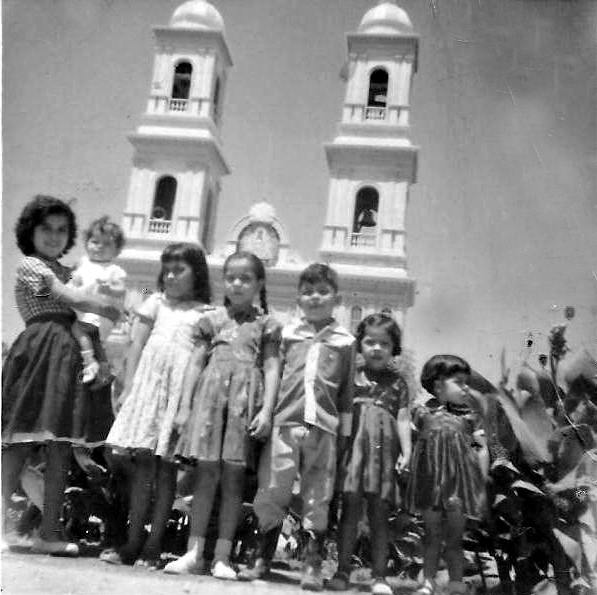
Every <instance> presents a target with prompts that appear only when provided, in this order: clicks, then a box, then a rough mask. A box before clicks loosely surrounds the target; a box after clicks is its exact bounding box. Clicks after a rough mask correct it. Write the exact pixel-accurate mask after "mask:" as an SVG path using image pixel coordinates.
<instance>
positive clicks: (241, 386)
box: [176, 307, 282, 465]
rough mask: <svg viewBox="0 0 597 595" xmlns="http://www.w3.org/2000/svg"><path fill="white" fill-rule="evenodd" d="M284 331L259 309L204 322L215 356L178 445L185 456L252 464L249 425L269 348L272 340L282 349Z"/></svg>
mask: <svg viewBox="0 0 597 595" xmlns="http://www.w3.org/2000/svg"><path fill="white" fill-rule="evenodd" d="M281 330H282V329H281V325H280V324H279V323H278V322H277V321H276V320H275V319H274V318H273V317H272V316H269V315H265V314H263V313H262V312H261V310H259V309H258V308H255V307H253V308H251V309H250V310H249V311H247V312H244V313H243V314H242V315H240V316H237V317H231V316H230V314H229V313H228V309H227V308H218V309H217V310H216V311H214V312H210V313H208V315H207V316H206V317H205V318H204V319H203V320H202V321H201V324H200V334H201V337H202V339H203V340H204V341H207V342H208V343H209V344H210V349H209V359H208V363H207V366H206V368H205V370H204V371H203V373H202V375H201V378H200V380H199V382H198V385H197V389H196V390H195V394H194V397H193V404H192V410H191V415H190V418H189V422H188V425H187V428H186V430H185V431H184V432H183V435H182V437H181V439H180V441H179V444H178V446H177V448H176V452H177V455H178V456H179V457H180V458H181V459H183V460H186V461H191V462H194V461H198V460H201V461H220V460H224V461H229V462H234V463H239V464H244V465H246V464H247V462H248V461H247V455H248V451H249V444H248V433H247V429H248V425H249V423H250V422H251V419H252V417H253V416H254V415H255V414H256V413H257V412H258V411H259V409H260V408H261V406H262V404H263V401H262V399H263V373H262V356H263V350H264V348H265V346H266V345H267V344H273V346H274V348H275V349H279V346H280V341H281Z"/></svg>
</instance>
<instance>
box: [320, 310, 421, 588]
mask: <svg viewBox="0 0 597 595" xmlns="http://www.w3.org/2000/svg"><path fill="white" fill-rule="evenodd" d="M400 344H401V332H400V327H399V326H398V325H397V324H396V322H395V321H394V319H393V318H391V317H390V316H387V315H386V314H372V315H371V316H367V317H366V318H365V319H364V320H363V321H362V322H361V323H360V325H359V327H358V329H357V346H358V350H359V352H360V353H361V354H362V356H363V359H364V366H363V367H362V368H360V369H357V372H356V375H355V381H354V401H353V403H354V417H353V431H352V436H351V439H350V446H349V448H348V451H347V454H346V457H345V460H344V461H343V464H342V465H341V467H342V469H343V470H342V472H341V477H340V479H341V486H342V488H341V489H342V492H343V493H342V518H341V520H340V533H339V539H338V571H337V572H336V574H335V575H334V576H333V577H332V580H331V581H330V584H329V588H330V589H331V590H333V591H343V590H346V589H347V588H348V583H349V572H350V557H351V555H352V550H353V547H354V544H355V542H356V537H357V525H358V522H359V520H360V519H361V511H362V502H363V498H365V499H366V501H367V507H368V516H369V523H370V525H371V555H372V563H373V568H372V571H373V585H372V588H371V591H372V593H374V594H375V595H392V589H391V587H390V585H388V583H387V582H386V580H385V575H386V567H387V563H388V538H389V536H388V525H389V517H390V511H391V509H392V507H393V506H394V505H395V502H396V495H395V492H396V488H395V486H396V480H395V474H396V468H398V469H399V470H404V469H406V468H407V466H408V463H409V460H410V453H411V430H410V416H409V411H408V404H409V395H408V387H407V384H406V381H405V380H404V378H403V377H402V376H401V375H400V374H399V373H398V372H397V371H396V370H395V368H394V366H393V365H392V363H393V361H392V358H393V357H394V356H396V355H399V354H400V351H401V345H400Z"/></svg>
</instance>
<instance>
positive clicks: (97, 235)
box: [85, 216, 125, 262]
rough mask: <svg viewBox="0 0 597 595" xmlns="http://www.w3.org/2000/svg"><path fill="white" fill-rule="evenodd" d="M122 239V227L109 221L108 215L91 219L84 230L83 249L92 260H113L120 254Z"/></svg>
mask: <svg viewBox="0 0 597 595" xmlns="http://www.w3.org/2000/svg"><path fill="white" fill-rule="evenodd" d="M124 241H125V240H124V233H123V231H122V228H121V227H120V225H118V224H117V223H114V222H113V221H110V218H109V217H108V216H104V217H100V218H99V219H96V220H95V221H92V223H91V225H90V226H89V227H88V228H87V229H86V230H85V249H86V251H87V254H88V256H89V260H92V261H93V262H110V261H111V260H114V259H115V258H116V257H117V256H118V255H119V254H120V251H121V250H122V247H123V246H124Z"/></svg>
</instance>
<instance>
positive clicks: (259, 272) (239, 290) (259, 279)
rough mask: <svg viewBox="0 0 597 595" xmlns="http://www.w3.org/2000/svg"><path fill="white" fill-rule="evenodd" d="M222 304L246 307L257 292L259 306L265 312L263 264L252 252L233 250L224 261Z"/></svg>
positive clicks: (265, 298)
mask: <svg viewBox="0 0 597 595" xmlns="http://www.w3.org/2000/svg"><path fill="white" fill-rule="evenodd" d="M224 289H225V292H226V298H225V300H224V305H226V306H232V307H235V308H240V309H242V308H247V307H248V306H250V305H251V304H252V303H253V300H254V299H255V297H256V296H257V294H259V298H260V306H261V308H262V310H263V311H264V312H265V313H266V314H267V311H268V309H267V297H266V290H265V266H264V265H263V262H262V260H261V259H260V258H259V257H258V256H255V254H253V253H252V252H235V253H234V254H231V255H230V256H229V257H228V258H227V259H226V262H224Z"/></svg>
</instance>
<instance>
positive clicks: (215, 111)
mask: <svg viewBox="0 0 597 595" xmlns="http://www.w3.org/2000/svg"><path fill="white" fill-rule="evenodd" d="M213 114H214V122H215V123H216V124H217V123H218V120H219V119H220V78H219V77H218V78H217V79H216V84H215V85H214V96H213Z"/></svg>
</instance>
